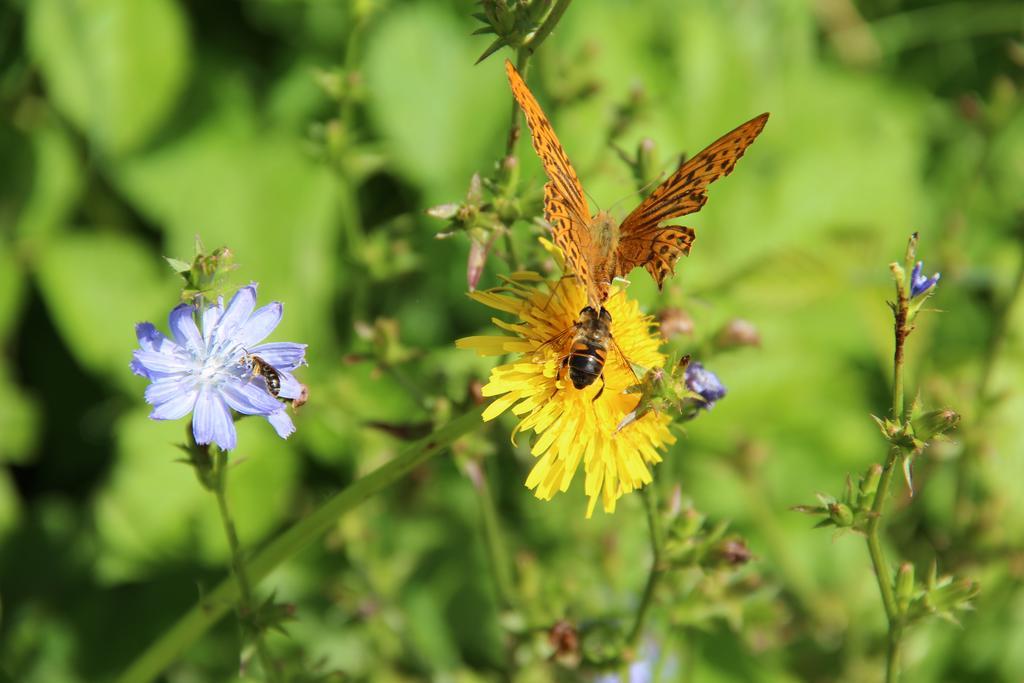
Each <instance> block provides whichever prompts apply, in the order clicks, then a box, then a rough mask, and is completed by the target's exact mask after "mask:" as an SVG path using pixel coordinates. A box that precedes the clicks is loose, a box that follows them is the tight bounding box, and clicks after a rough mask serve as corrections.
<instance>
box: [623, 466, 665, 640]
mask: <svg viewBox="0 0 1024 683" xmlns="http://www.w3.org/2000/svg"><path fill="white" fill-rule="evenodd" d="M640 493H641V495H642V497H643V499H644V510H645V511H646V512H647V527H648V529H649V530H650V532H651V555H652V557H651V569H650V572H649V573H648V574H647V585H646V586H644V594H643V597H641V598H640V607H638V608H637V611H636V618H635V619H634V621H633V628H631V629H630V631H629V636H627V640H626V642H627V644H628V645H629V647H630V648H631V649H633V650H634V651H635V650H636V647H637V643H639V641H640V636H641V635H642V634H643V630H644V622H645V621H646V620H647V615H648V613H649V612H650V609H651V605H652V604H653V603H654V592H655V591H656V590H657V588H658V582H659V581H661V577H662V576H664V574H665V566H664V547H665V539H664V536H663V534H662V530H661V517H660V515H659V513H658V493H657V492H656V491H655V490H654V485H653V484H648V485H647V486H645V487H643V489H641V491H640Z"/></svg>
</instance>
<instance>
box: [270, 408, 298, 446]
mask: <svg viewBox="0 0 1024 683" xmlns="http://www.w3.org/2000/svg"><path fill="white" fill-rule="evenodd" d="M267 422H269V423H270V424H271V425H272V426H273V427H274V431H276V432H277V435H278V436H279V437H281V438H282V439H287V438H288V437H289V436H291V435H292V434H294V433H295V423H294V422H292V418H291V417H289V415H288V413H286V412H285V411H284V408H281V410H279V411H277V412H276V413H271V414H270V415H267Z"/></svg>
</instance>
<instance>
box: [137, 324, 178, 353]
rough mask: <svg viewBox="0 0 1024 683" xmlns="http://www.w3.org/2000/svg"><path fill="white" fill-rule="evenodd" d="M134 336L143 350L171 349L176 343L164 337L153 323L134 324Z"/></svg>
mask: <svg viewBox="0 0 1024 683" xmlns="http://www.w3.org/2000/svg"><path fill="white" fill-rule="evenodd" d="M135 338H136V339H138V340H139V346H141V347H142V349H143V350H144V351H160V352H164V351H165V350H173V349H174V348H177V346H178V345H177V344H175V343H174V342H172V341H171V340H170V339H168V338H167V337H165V336H164V335H163V333H162V332H160V330H158V329H156V326H155V325H154V324H153V323H139V324H137V325H136V326H135Z"/></svg>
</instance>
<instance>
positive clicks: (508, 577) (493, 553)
mask: <svg viewBox="0 0 1024 683" xmlns="http://www.w3.org/2000/svg"><path fill="white" fill-rule="evenodd" d="M471 466H472V467H475V468H476V471H475V472H472V473H471V474H470V478H471V480H472V482H473V487H474V488H475V489H476V492H477V500H478V501H479V502H480V519H481V524H482V528H483V534H484V544H485V546H486V548H487V557H488V560H490V564H491V570H492V571H493V572H494V585H495V588H496V590H497V592H498V601H499V602H500V603H501V606H502V608H504V609H511V608H514V607H515V606H516V603H517V599H516V590H515V581H514V580H513V574H512V562H511V560H510V559H509V554H508V548H507V545H506V543H505V534H504V533H503V532H502V529H501V522H500V521H499V517H498V509H497V506H495V504H494V495H493V493H492V492H491V485H490V483H489V482H488V481H487V471H486V469H485V468H484V466H483V463H472V464H471Z"/></svg>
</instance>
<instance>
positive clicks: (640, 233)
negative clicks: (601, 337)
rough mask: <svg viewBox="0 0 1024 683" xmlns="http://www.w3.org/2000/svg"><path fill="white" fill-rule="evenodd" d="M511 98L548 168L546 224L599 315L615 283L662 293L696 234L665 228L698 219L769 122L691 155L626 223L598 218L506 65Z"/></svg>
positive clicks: (756, 122) (756, 121)
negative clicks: (635, 280)
mask: <svg viewBox="0 0 1024 683" xmlns="http://www.w3.org/2000/svg"><path fill="white" fill-rule="evenodd" d="M505 70H506V72H507V73H508V79H509V84H510V85H511V87H512V94H513V95H514V96H515V98H516V101H517V102H518V103H519V106H520V107H521V108H522V110H523V113H524V114H525V116H526V122H527V123H528V124H529V126H530V137H531V140H532V142H533V148H534V150H535V151H536V152H537V155H538V156H539V157H540V159H541V162H542V163H543V165H544V172H545V173H546V174H547V176H548V182H547V183H546V184H545V185H544V217H545V218H546V219H547V221H548V223H549V224H550V225H551V235H552V237H553V239H554V242H555V244H556V245H557V246H558V247H559V249H561V250H562V253H563V254H564V255H565V259H566V264H567V266H568V268H569V269H570V270H571V271H572V273H573V274H574V275H575V276H576V278H577V279H578V280H579V281H580V282H581V283H582V284H583V286H584V287H585V288H586V290H587V302H588V304H589V306H590V308H592V309H594V310H595V311H600V310H601V308H602V304H603V303H604V302H605V300H606V299H607V298H608V290H609V288H610V287H611V283H612V280H614V279H615V278H616V277H625V276H626V275H628V274H629V273H630V271H632V270H633V269H634V268H639V267H643V268H645V269H646V270H647V271H648V272H649V273H650V274H651V277H653V278H654V280H655V282H657V283H658V287H659V288H660V287H661V286H662V285H663V284H664V281H665V278H666V277H668V276H669V275H670V274H671V273H673V272H674V271H675V264H676V261H677V260H678V259H679V257H680V256H684V255H686V254H688V253H689V251H690V246H691V244H692V243H693V240H694V232H693V230H692V229H691V228H687V227H682V226H677V225H666V224H665V222H666V221H668V220H671V219H673V218H678V217H680V216H685V215H687V214H690V213H694V212H696V211H699V210H700V208H701V207H702V206H704V203H705V202H706V201H707V187H708V185H710V184H711V183H712V182H714V181H715V180H717V179H719V178H721V177H723V176H726V175H728V174H729V173H731V172H732V169H733V168H734V167H735V165H736V162H737V160H738V159H739V158H740V157H741V156H743V153H744V151H746V149H747V147H749V146H750V144H751V143H752V142H753V141H754V139H755V138H757V136H758V135H759V134H760V133H761V130H762V129H763V128H764V125H765V123H766V122H767V121H768V114H761V115H760V116H757V117H755V118H753V119H751V120H750V121H747V122H746V123H744V124H743V125H741V126H739V127H737V128H736V129H734V130H732V131H731V132H729V133H726V134H725V135H723V136H722V137H721V138H719V139H718V140H716V141H715V142H713V143H711V144H710V145H709V146H708V147H706V148H705V149H703V150H702V151H701V152H699V153H698V154H696V155H694V156H693V157H691V158H690V159H688V160H687V161H685V162H684V163H682V164H681V165H680V166H679V168H678V169H677V170H676V172H675V173H673V174H672V175H671V176H670V177H669V178H668V179H667V180H665V181H664V182H663V183H662V184H661V185H659V186H658V187H657V188H655V190H654V191H653V192H652V193H651V194H650V195H649V196H648V197H647V198H646V199H645V200H644V201H643V202H641V203H640V205H639V206H638V207H636V209H634V210H633V211H632V213H630V214H629V215H628V216H627V217H626V219H625V220H623V221H622V222H621V223H618V222H616V221H615V220H614V219H613V218H612V217H611V216H610V215H609V214H607V213H605V212H603V211H599V212H598V213H596V214H594V215H593V216H592V215H591V214H590V209H589V207H588V205H587V200H586V198H585V197H584V194H583V187H582V186H581V185H580V182H579V179H578V178H577V176H576V171H575V170H574V169H573V167H572V164H571V163H570V162H569V158H568V156H567V155H566V153H565V150H564V149H562V145H561V143H559V141H558V138H557V137H556V136H555V132H554V130H553V129H552V127H551V123H550V121H548V119H547V117H546V116H545V115H544V112H543V111H542V110H541V108H540V105H539V104H537V100H536V99H535V98H534V97H533V94H532V93H531V92H530V90H529V88H527V87H526V83H524V82H523V79H522V77H521V76H520V75H519V72H517V71H516V69H515V67H514V66H512V63H511V62H509V61H507V60H506V62H505Z"/></svg>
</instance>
